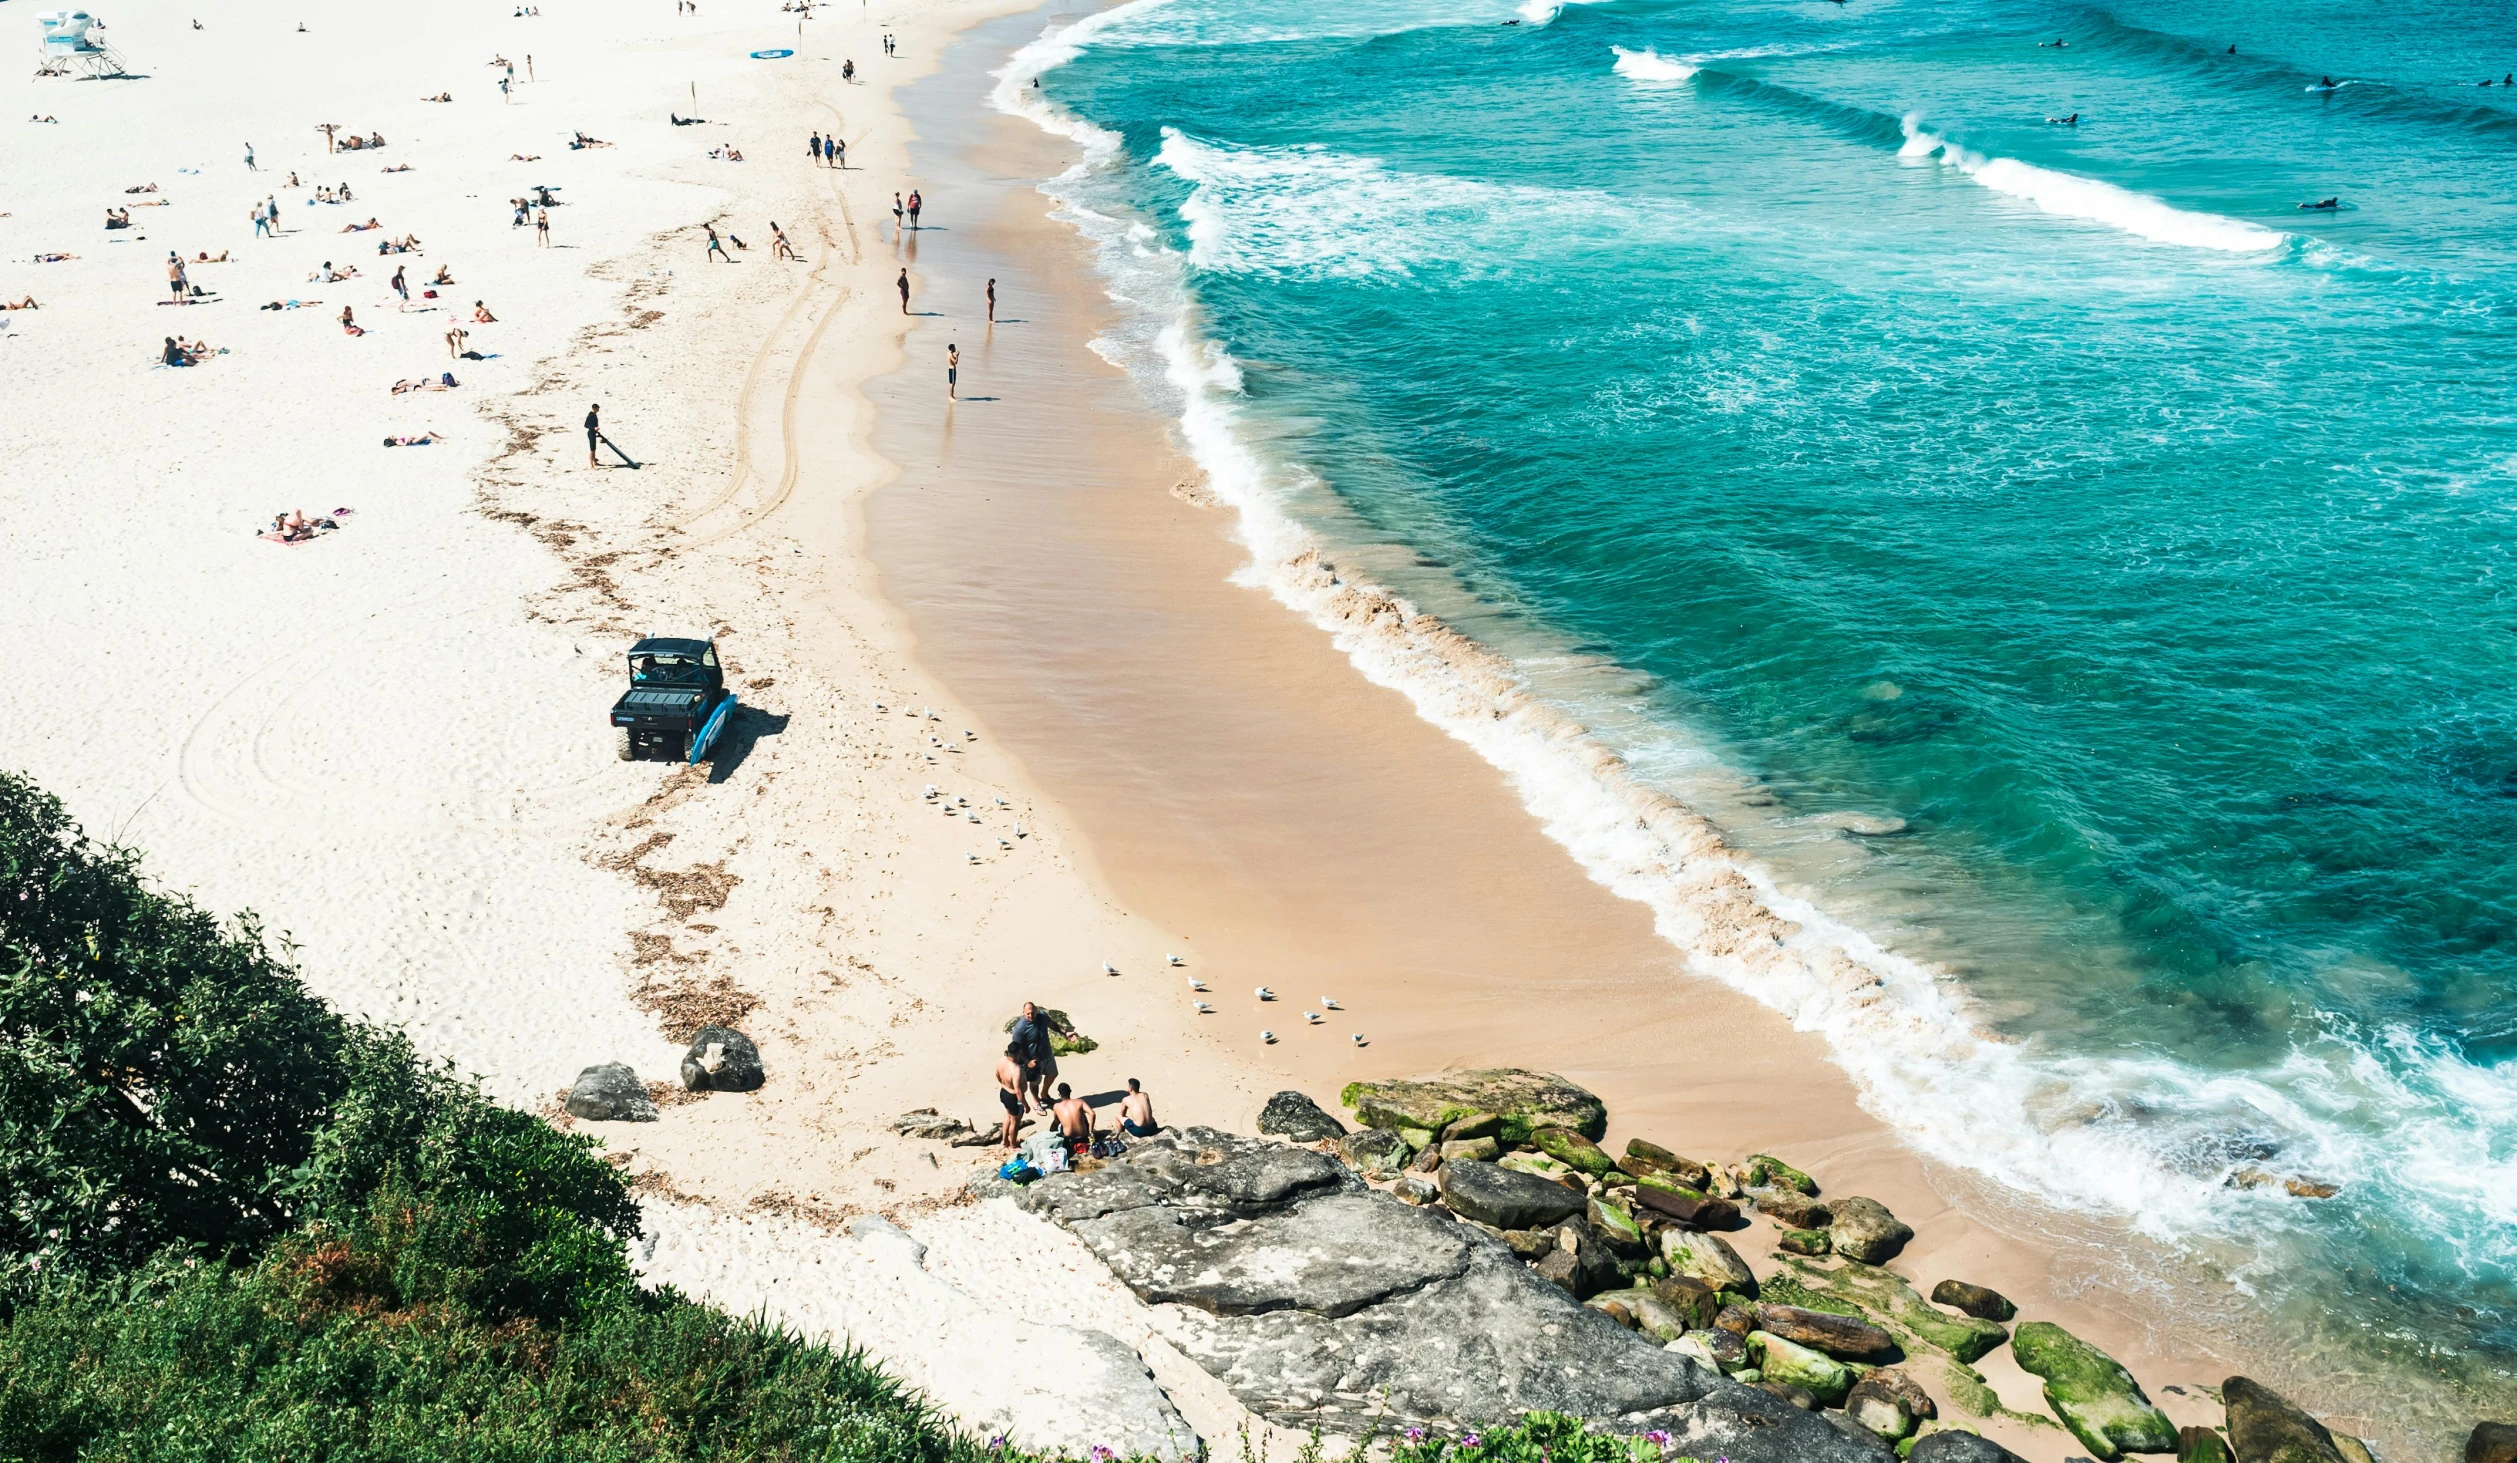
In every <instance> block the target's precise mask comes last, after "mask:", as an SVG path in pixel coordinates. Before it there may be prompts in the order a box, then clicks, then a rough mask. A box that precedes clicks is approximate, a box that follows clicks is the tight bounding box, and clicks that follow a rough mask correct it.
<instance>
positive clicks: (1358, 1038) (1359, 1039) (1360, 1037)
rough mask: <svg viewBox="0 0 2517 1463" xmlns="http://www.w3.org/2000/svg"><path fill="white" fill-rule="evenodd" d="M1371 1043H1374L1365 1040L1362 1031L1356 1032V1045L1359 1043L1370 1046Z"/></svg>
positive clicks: (1359, 1044)
mask: <svg viewBox="0 0 2517 1463" xmlns="http://www.w3.org/2000/svg"><path fill="white" fill-rule="evenodd" d="M1371 1044H1372V1043H1370V1042H1368V1041H1365V1040H1364V1039H1363V1033H1362V1032H1360V1031H1358V1032H1356V1033H1355V1045H1357V1046H1370V1045H1371Z"/></svg>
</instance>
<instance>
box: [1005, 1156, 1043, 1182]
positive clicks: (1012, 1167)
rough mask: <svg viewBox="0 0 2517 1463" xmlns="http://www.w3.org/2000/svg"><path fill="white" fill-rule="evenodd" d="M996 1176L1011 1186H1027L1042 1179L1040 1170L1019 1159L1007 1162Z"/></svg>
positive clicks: (1007, 1160) (1011, 1159) (1010, 1159)
mask: <svg viewBox="0 0 2517 1463" xmlns="http://www.w3.org/2000/svg"><path fill="white" fill-rule="evenodd" d="M996 1176H997V1177H998V1178H1001V1179H1003V1180H1005V1181H1006V1182H1007V1183H1009V1184H1027V1183H1030V1182H1031V1181H1032V1180H1033V1179H1036V1178H1038V1177H1040V1170H1038V1169H1036V1168H1033V1167H1032V1166H1031V1165H1030V1164H1028V1163H1025V1162H1023V1161H1022V1160H1021V1159H1019V1158H1009V1159H1006V1160H1005V1166H1004V1167H1002V1168H1000V1169H998V1170H997V1171H996Z"/></svg>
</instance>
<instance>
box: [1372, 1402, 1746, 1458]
mask: <svg viewBox="0 0 2517 1463" xmlns="http://www.w3.org/2000/svg"><path fill="white" fill-rule="evenodd" d="M1668 1446H1669V1435H1668V1434H1667V1433H1645V1434H1643V1435H1642V1436H1640V1437H1624V1436H1619V1435H1617V1434H1614V1433H1603V1432H1590V1431H1587V1430H1586V1426H1585V1424H1584V1423H1583V1421H1582V1419H1580V1418H1578V1417H1567V1416H1565V1415H1564V1414H1563V1413H1559V1412H1533V1413H1530V1414H1529V1415H1528V1416H1527V1417H1524V1418H1523V1419H1522V1420H1521V1421H1519V1422H1517V1423H1515V1424H1513V1425H1512V1426H1510V1427H1496V1428H1480V1429H1478V1430H1476V1431H1474V1432H1470V1433H1466V1434H1463V1435H1462V1436H1460V1437H1457V1438H1446V1437H1442V1436H1439V1435H1437V1434H1433V1433H1428V1432H1426V1431H1425V1430H1424V1429H1422V1428H1409V1429H1408V1430H1407V1432H1406V1434H1405V1435H1404V1436H1403V1437H1401V1438H1400V1439H1399V1440H1398V1441H1397V1442H1395V1443H1393V1444H1392V1445H1391V1447H1390V1463H1663V1460H1666V1463H1696V1460H1695V1459H1693V1458H1688V1457H1684V1456H1680V1457H1674V1458H1673V1457H1670V1456H1669V1454H1668Z"/></svg>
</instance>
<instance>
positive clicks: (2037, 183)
mask: <svg viewBox="0 0 2517 1463" xmlns="http://www.w3.org/2000/svg"><path fill="white" fill-rule="evenodd" d="M1897 155H1898V156H1899V157H1904V158H1914V159H1918V160H1919V159H1924V158H1930V157H1934V156H1937V157H1938V158H1939V159H1940V162H1941V165H1942V166H1944V167H1951V168H1955V169H1957V170H1958V171H1959V172H1961V173H1964V174H1966V175H1967V176H1968V177H1970V178H1972V179H1974V180H1975V181H1976V182H1978V183H1981V184H1983V185H1984V186H1985V187H1987V188H1990V189H1992V190H1993V191H1994V192H1996V193H2005V194H2008V195H2009V196H2011V197H2013V198H2019V199H2024V200H2026V201H2027V202H2029V203H2033V204H2035V205H2036V206H2037V207H2038V208H2040V209H2042V210H2044V211H2045V212H2047V213H2050V214H2055V215H2057V216H2059V217H2062V218H2077V219H2085V220H2087V221H2088V222H2090V223H2099V224H2105V225H2106V226H2107V227H2109V228H2115V229H2121V230H2123V231H2124V232H2125V233H2128V234H2133V235H2137V236H2138V237H2141V238H2144V239H2148V240H2150V241H2151V242H2153V243H2158V244H2177V245H2181V246H2183V247H2185V248H2188V249H2218V250H2222V251H2224V252H2227V253H2231V254H2257V253H2261V252H2263V251H2265V250H2267V249H2278V248H2280V247H2281V246H2282V245H2283V244H2286V243H2288V242H2289V238H2290V236H2289V235H2287V234H2285V233H2282V232H2280V231H2278V230H2276V229H2268V228H2265V227H2263V226H2262V225H2260V224H2250V223H2247V222H2245V221H2244V220H2242V219H2234V218H2223V217H2222V216H2220V215H2219V214H2216V213H2191V212H2188V211H2186V210H2184V209H2181V208H2177V207H2174V206H2173V205H2170V204H2167V203H2163V202H2161V201H2160V200H2158V199H2156V198H2152V197H2150V196H2148V195H2147V194H2142V193H2134V192H2130V191H2128V190H2126V189H2123V188H2118V187H2116V186H2115V185H2114V184H2112V183H2101V182H2099V181H2098V180H2097V179H2095V178H2080V177H2074V176H2073V175H2071V174H2069V173H2058V172H2055V171H2053V170H2052V169H2051V168H2040V167H2037V166H2035V165H2034V164H2032V163H2023V162H2020V161H2019V160H2018V159H2016V158H2007V157H1987V156H1985V155H1984V154H1982V153H1978V152H1970V151H1968V150H1967V149H1966V148H1963V147H1960V146H1959V145H1958V144H1956V143H1954V142H1951V141H1949V140H1948V139H1947V138H1945V137H1941V136H1938V135H1936V134H1934V133H1930V132H1926V131H1924V130H1923V128H1922V127H1921V126H1920V125H1919V123H1918V122H1917V120H1916V119H1915V118H1912V117H1908V118H1906V119H1905V146H1903V147H1902V148H1900V149H1898V151H1897Z"/></svg>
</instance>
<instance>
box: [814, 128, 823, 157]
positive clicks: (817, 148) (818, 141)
mask: <svg viewBox="0 0 2517 1463" xmlns="http://www.w3.org/2000/svg"><path fill="white" fill-rule="evenodd" d="M812 153H813V161H814V162H816V163H819V162H820V161H821V160H822V135H821V134H820V133H818V132H816V133H814V134H813V147H812Z"/></svg>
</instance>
